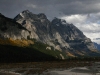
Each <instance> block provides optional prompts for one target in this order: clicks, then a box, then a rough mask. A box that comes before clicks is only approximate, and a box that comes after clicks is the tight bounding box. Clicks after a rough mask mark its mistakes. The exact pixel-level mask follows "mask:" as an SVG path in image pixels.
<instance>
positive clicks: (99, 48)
mask: <svg viewBox="0 0 100 75" xmlns="http://www.w3.org/2000/svg"><path fill="white" fill-rule="evenodd" d="M94 45H95V48H96V49H98V50H100V44H97V43H95V42H94Z"/></svg>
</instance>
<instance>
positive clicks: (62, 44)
mask: <svg viewBox="0 0 100 75" xmlns="http://www.w3.org/2000/svg"><path fill="white" fill-rule="evenodd" d="M14 20H15V21H16V22H18V23H20V24H21V25H22V26H23V27H25V28H26V29H27V30H29V31H30V32H31V36H29V37H30V39H33V38H34V39H36V40H38V41H40V42H42V43H45V44H49V45H50V46H53V47H54V48H55V49H57V50H59V51H62V52H65V53H66V54H67V55H69V56H75V55H88V53H89V52H90V53H91V52H92V51H94V52H96V51H97V50H96V49H95V47H94V44H93V43H92V42H91V40H90V39H89V38H87V37H86V36H85V35H84V34H83V33H82V32H81V31H80V30H79V29H78V28H77V27H75V26H74V25H73V24H68V23H66V21H65V20H62V19H59V18H54V19H53V20H52V21H51V22H50V21H49V20H48V19H47V17H46V15H45V14H43V13H40V14H33V13H32V12H30V11H28V10H25V11H23V12H21V13H20V14H18V15H17V16H16V17H15V18H14Z"/></svg>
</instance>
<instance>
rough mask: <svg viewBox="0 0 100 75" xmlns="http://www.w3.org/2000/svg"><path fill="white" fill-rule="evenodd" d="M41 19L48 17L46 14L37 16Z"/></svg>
mask: <svg viewBox="0 0 100 75" xmlns="http://www.w3.org/2000/svg"><path fill="white" fill-rule="evenodd" d="M37 16H38V17H39V18H40V19H47V17H46V15H45V14H44V13H40V14H38V15H37Z"/></svg>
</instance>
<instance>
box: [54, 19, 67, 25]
mask: <svg viewBox="0 0 100 75" xmlns="http://www.w3.org/2000/svg"><path fill="white" fill-rule="evenodd" d="M52 24H54V25H57V26H58V24H60V25H67V22H66V21H65V20H64V19H59V18H56V17H55V18H54V19H53V20H52Z"/></svg>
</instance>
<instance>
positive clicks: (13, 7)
mask: <svg viewBox="0 0 100 75" xmlns="http://www.w3.org/2000/svg"><path fill="white" fill-rule="evenodd" d="M98 3H100V0H0V12H1V13H2V14H4V15H6V16H8V17H15V16H16V15H17V14H18V13H20V12H21V11H23V10H26V9H28V10H30V11H31V12H33V13H45V14H46V15H47V16H48V17H49V18H50V17H51V18H52V17H53V16H54V17H59V16H62V15H63V14H66V15H71V14H87V13H88V14H89V13H96V12H99V10H100V8H99V6H100V5H99V4H98ZM31 4H33V5H36V6H37V8H33V7H31V6H30V7H29V6H28V5H31Z"/></svg>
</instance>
